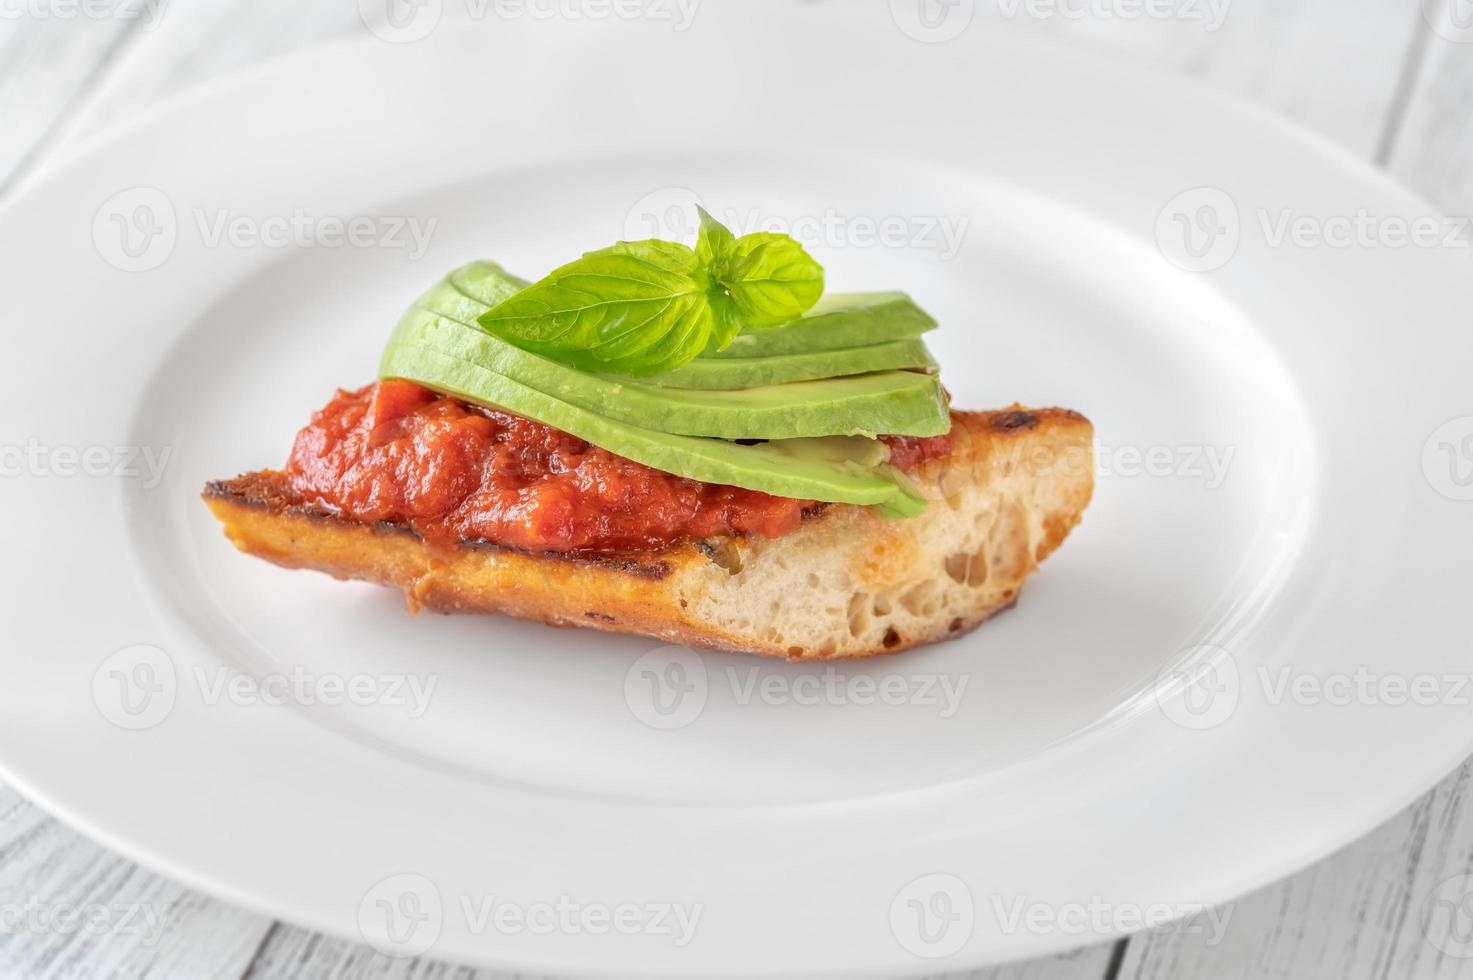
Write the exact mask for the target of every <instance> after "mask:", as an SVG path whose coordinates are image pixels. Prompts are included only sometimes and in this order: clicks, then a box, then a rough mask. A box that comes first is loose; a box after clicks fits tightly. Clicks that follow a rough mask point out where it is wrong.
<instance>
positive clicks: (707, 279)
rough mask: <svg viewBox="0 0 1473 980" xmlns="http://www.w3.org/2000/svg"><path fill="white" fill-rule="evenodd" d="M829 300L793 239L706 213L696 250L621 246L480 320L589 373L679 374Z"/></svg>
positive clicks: (558, 273) (819, 274)
mask: <svg viewBox="0 0 1473 980" xmlns="http://www.w3.org/2000/svg"><path fill="white" fill-rule="evenodd" d="M822 293H823V268H822V267H821V266H820V265H819V264H818V263H817V262H815V261H813V259H812V258H811V257H810V256H809V255H808V253H807V252H805V251H804V250H803V246H802V245H800V244H798V243H797V242H796V241H794V240H793V239H792V238H789V237H788V236H787V235H778V234H772V233H761V234H756V235H744V236H742V237H741V238H738V237H737V236H736V235H734V234H732V232H731V230H730V229H728V228H727V227H726V226H725V225H723V224H722V223H721V222H719V221H717V220H716V219H715V218H714V217H712V216H711V215H710V214H709V213H707V212H706V211H705V210H704V209H702V210H701V229H700V233H699V236H698V238H697V241H696V246H695V248H690V247H688V246H686V245H680V244H677V243H675V242H664V241H658V240H650V241H643V242H620V243H619V244H617V245H613V246H611V247H609V248H605V249H601V250H599V251H597V252H589V253H587V254H585V255H584V256H583V257H582V258H581V259H578V260H577V261H576V262H570V263H568V264H567V265H565V266H563V267H562V268H560V269H557V270H555V271H553V272H552V273H551V274H550V275H548V276H547V277H546V278H544V279H542V280H541V281H539V282H536V283H534V284H532V285H530V286H528V287H527V288H526V289H523V290H522V291H521V292H518V293H516V294H515V295H513V296H510V297H508V298H506V299H504V300H502V301H501V302H500V303H498V304H497V305H496V306H494V307H492V308H491V309H490V310H488V311H487V312H485V313H484V314H482V315H481V316H480V318H479V319H478V320H477V322H478V323H479V324H480V325H481V326H482V327H483V328H485V329H486V330H487V331H489V332H491V333H493V334H495V335H496V336H498V337H501V338H502V339H504V340H507V341H510V342H511V343H514V344H516V345H517V346H519V347H522V348H523V349H525V350H529V351H532V352H533V353H536V354H541V355H542V356H544V357H547V358H550V359H552V360H555V361H559V362H561V363H563V364H567V365H571V366H573V367H576V368H580V369H582V370H587V371H614V372H619V373H623V374H629V375H635V376H644V375H649V374H655V373H658V372H661V371H673V370H675V369H676V368H678V367H681V366H682V365H684V364H686V363H688V362H689V361H691V360H692V359H694V358H695V357H696V355H698V354H700V353H701V352H703V351H706V350H712V351H719V350H724V349H725V348H726V347H728V346H729V345H730V344H731V342H732V341H733V340H734V339H736V336H737V335H738V334H739V333H741V332H742V331H743V330H745V329H761V328H763V327H769V326H776V325H777V324H780V323H787V322H789V321H790V320H793V319H796V318H797V317H799V316H801V315H802V314H803V313H805V312H806V311H807V310H808V308H809V307H811V306H812V305H813V304H814V303H816V302H817V301H818V298H819V296H820V295H821V294H822Z"/></svg>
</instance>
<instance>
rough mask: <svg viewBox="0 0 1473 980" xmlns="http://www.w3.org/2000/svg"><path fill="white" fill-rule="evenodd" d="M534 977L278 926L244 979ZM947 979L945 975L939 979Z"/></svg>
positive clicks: (1095, 975)
mask: <svg viewBox="0 0 1473 980" xmlns="http://www.w3.org/2000/svg"><path fill="white" fill-rule="evenodd" d="M1111 948H1112V947H1111V945H1110V944H1106V945H1103V946H1096V947H1091V948H1089V949H1082V950H1076V951H1074V952H1071V953H1066V954H1064V955H1063V956H1057V957H1046V958H1043V959H1036V960H1029V961H1027V962H1024V963H1017V964H1010V965H1007V966H1002V967H997V968H994V969H989V970H980V971H977V972H975V973H969V974H950V975H948V976H946V977H945V978H944V980H1100V978H1102V977H1104V976H1105V968H1106V966H1107V965H1108V963H1109V960H1110V953H1111ZM370 976H371V977H373V978H375V980H429V978H432V977H434V978H446V977H454V978H455V980H533V978H532V977H531V976H529V975H526V974H518V975H516V976H513V975H511V974H505V973H496V972H492V971H487V970H472V969H469V968H466V967H459V968H457V967H453V966H451V965H449V964H446V963H440V962H436V961H434V960H428V959H412V960H395V959H390V958H388V957H385V956H383V955H381V954H379V953H376V952H374V951H373V950H371V949H369V948H368V947H367V946H364V945H362V944H360V943H350V942H344V941H343V940H340V939H333V938H330V937H327V936H323V935H321V934H318V933H314V932H310V931H308V930H306V929H298V928H296V927H294V926H286V925H278V926H277V927H276V928H275V929H273V930H272V932H271V934H270V936H269V937H268V938H267V940H266V942H265V943H264V944H263V945H262V947H261V950H260V952H259V953H258V954H257V956H256V959H255V962H254V963H253V965H252V969H251V970H250V971H249V972H248V973H247V974H246V975H245V976H244V977H242V978H241V980H358V978H361V977H370ZM934 980H942V978H939V977H938V978H934Z"/></svg>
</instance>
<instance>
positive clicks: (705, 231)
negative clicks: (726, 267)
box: [696, 205, 736, 269]
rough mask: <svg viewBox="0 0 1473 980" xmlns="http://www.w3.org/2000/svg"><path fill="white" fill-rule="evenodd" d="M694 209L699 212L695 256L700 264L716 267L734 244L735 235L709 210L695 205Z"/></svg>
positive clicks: (710, 267) (709, 267)
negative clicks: (699, 220) (698, 229)
mask: <svg viewBox="0 0 1473 980" xmlns="http://www.w3.org/2000/svg"><path fill="white" fill-rule="evenodd" d="M696 210H697V211H699V212H700V214H701V231H700V234H699V236H698V237H697V238H696V257H697V258H698V259H700V261H701V264H702V265H704V266H705V267H706V268H708V269H712V268H715V267H716V263H717V261H718V260H720V259H722V258H724V257H725V256H726V255H727V254H728V253H729V252H730V251H731V249H732V246H733V245H735V244H736V236H735V235H733V234H732V233H731V229H730V228H728V227H726V225H723V224H722V223H721V222H719V221H717V220H716V219H715V218H714V217H712V215H711V212H710V211H707V210H706V209H705V208H703V207H701V206H699V205H697V206H696Z"/></svg>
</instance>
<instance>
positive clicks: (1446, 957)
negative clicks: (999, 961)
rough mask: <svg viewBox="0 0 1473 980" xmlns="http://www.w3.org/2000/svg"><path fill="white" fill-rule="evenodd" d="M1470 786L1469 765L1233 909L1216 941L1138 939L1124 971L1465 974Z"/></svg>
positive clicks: (1469, 941)
mask: <svg viewBox="0 0 1473 980" xmlns="http://www.w3.org/2000/svg"><path fill="white" fill-rule="evenodd" d="M1470 781H1473V764H1470V765H1466V766H1464V767H1463V768H1462V769H1461V770H1459V771H1458V772H1457V773H1455V774H1453V775H1452V776H1450V777H1448V779H1446V780H1445V781H1444V782H1443V783H1442V784H1441V785H1440V786H1438V787H1437V789H1436V790H1435V791H1434V792H1432V793H1431V794H1429V795H1428V796H1426V797H1423V798H1422V799H1421V800H1420V801H1418V802H1417V803H1416V804H1415V805H1413V806H1412V807H1411V808H1409V809H1408V810H1406V811H1404V812H1403V813H1402V814H1401V815H1400V816H1398V817H1397V818H1396V819H1394V820H1392V821H1391V822H1390V823H1388V824H1386V825H1384V826H1383V827H1381V828H1380V829H1379V830H1377V831H1376V832H1375V833H1372V834H1371V835H1369V836H1368V837H1365V838H1363V839H1362V840H1360V841H1358V842H1356V843H1355V844H1353V845H1351V846H1350V847H1349V848H1347V849H1346V850H1344V851H1342V852H1340V853H1339V854H1337V855H1336V856H1334V857H1333V858H1330V859H1328V860H1326V861H1324V862H1322V863H1320V864H1318V865H1316V866H1315V867H1313V868H1310V869H1309V870H1307V871H1304V872H1302V873H1301V874H1298V875H1295V876H1294V877H1292V878H1290V879H1288V880H1286V881H1283V882H1280V883H1278V884H1276V885H1272V886H1270V887H1268V888H1265V889H1262V890H1261V891H1258V892H1255V893H1253V894H1252V895H1249V896H1247V897H1246V898H1243V899H1240V900H1238V901H1237V902H1234V903H1232V906H1231V908H1232V916H1231V918H1230V920H1229V922H1228V926H1227V928H1226V930H1225V934H1224V936H1223V938H1222V940H1221V942H1220V943H1218V944H1216V945H1213V944H1212V942H1211V939H1210V937H1208V936H1207V935H1205V934H1198V935H1187V934H1184V933H1181V932H1173V933H1161V934H1147V935H1143V936H1139V937H1136V938H1135V939H1133V940H1132V941H1131V944H1130V947H1129V948H1128V950H1127V951H1126V956H1125V961H1124V963H1123V968H1122V970H1121V973H1120V976H1121V977H1124V978H1131V980H1175V978H1178V977H1206V976H1210V977H1215V978H1234V977H1242V978H1245V980H1247V978H1259V977H1286V978H1294V977H1419V978H1426V980H1441V978H1449V980H1450V978H1453V977H1466V976H1469V975H1470V974H1473V959H1470V958H1468V957H1473V938H1470V937H1469V934H1468V933H1467V932H1466V931H1463V932H1461V933H1459V932H1458V930H1467V929H1468V928H1469V927H1470V926H1473V877H1466V878H1465V877H1463V876H1467V875H1469V873H1470V872H1473V820H1470V819H1469V813H1468V810H1467V807H1466V805H1465V804H1466V802H1467V798H1468V787H1469V784H1470ZM1265 819H1272V814H1266V815H1265ZM1459 935H1461V936H1462V937H1463V938H1461V939H1460V938H1459Z"/></svg>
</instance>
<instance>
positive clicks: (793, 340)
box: [696, 292, 936, 360]
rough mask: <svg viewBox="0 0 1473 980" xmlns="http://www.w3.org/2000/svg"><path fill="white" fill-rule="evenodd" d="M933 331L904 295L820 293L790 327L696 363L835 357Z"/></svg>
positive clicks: (759, 333) (746, 337)
mask: <svg viewBox="0 0 1473 980" xmlns="http://www.w3.org/2000/svg"><path fill="white" fill-rule="evenodd" d="M934 329H936V321H935V320H934V319H933V318H932V317H931V315H930V314H929V313H927V312H926V311H925V310H923V309H921V308H920V307H919V306H917V305H916V304H915V303H914V302H913V301H912V300H911V298H910V297H909V296H907V295H905V294H904V293H900V292H885V293H825V294H824V296H823V298H822V299H820V300H819V301H818V303H817V304H816V305H815V306H814V307H813V309H811V310H809V311H808V312H807V313H805V314H803V315H802V316H801V317H799V318H798V319H796V320H794V321H793V322H792V323H785V324H783V325H782V326H780V327H772V328H771V329H768V330H754V331H752V332H751V333H743V334H740V335H738V336H737V338H736V339H735V340H733V341H732V342H731V346H730V347H728V348H726V350H723V351H706V352H705V353H703V354H701V355H700V357H698V358H696V360H701V359H702V358H710V359H712V360H722V359H725V358H748V357H770V356H772V355H775V354H807V353H813V352H815V351H837V350H843V349H844V348H846V347H867V346H870V345H871V344H883V343H888V342H889V341H893V340H913V339H914V338H916V337H919V336H921V334H924V333H928V332H929V331H931V330H934Z"/></svg>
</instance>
